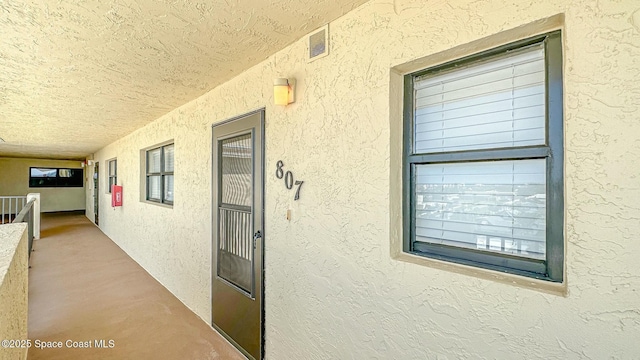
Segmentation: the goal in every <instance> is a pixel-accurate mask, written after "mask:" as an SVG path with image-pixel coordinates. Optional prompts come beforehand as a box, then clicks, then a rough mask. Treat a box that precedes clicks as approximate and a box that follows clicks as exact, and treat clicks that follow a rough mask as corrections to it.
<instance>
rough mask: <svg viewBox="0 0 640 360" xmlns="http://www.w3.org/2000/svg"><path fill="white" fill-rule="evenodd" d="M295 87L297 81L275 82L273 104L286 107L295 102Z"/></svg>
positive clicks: (282, 79) (278, 80) (282, 80)
mask: <svg viewBox="0 0 640 360" xmlns="http://www.w3.org/2000/svg"><path fill="white" fill-rule="evenodd" d="M295 86H296V79H285V78H278V79H275V80H273V103H274V104H276V105H283V106H286V105H289V104H291V103H292V102H294V101H295V96H294V91H295Z"/></svg>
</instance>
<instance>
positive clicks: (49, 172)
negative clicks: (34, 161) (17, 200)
mask: <svg viewBox="0 0 640 360" xmlns="http://www.w3.org/2000/svg"><path fill="white" fill-rule="evenodd" d="M83 186H84V183H83V172H82V169H60V168H37V167H32V168H29V187H32V188H33V187H83Z"/></svg>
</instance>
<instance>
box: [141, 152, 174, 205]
mask: <svg viewBox="0 0 640 360" xmlns="http://www.w3.org/2000/svg"><path fill="white" fill-rule="evenodd" d="M173 167H174V146H173V144H169V145H164V146H160V147H157V148H153V149H150V150H147V151H146V169H147V177H146V185H147V197H146V199H147V200H149V201H155V202H160V203H163V204H173Z"/></svg>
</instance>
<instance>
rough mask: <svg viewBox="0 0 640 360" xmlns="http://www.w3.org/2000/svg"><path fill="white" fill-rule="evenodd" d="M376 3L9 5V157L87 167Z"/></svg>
mask: <svg viewBox="0 0 640 360" xmlns="http://www.w3.org/2000/svg"><path fill="white" fill-rule="evenodd" d="M364 2H365V0H283V1H276V0H270V1H266V0H209V1H195V2H191V1H185V0H162V1H156V0H137V1H135V0H134V1H127V0H113V1H99V0H66V1H61V0H59V1H54V0H43V1H21V0H17V1H16V0H0V138H2V139H4V140H5V142H1V141H0V156H19V157H41V158H61V159H77V158H84V157H85V156H86V155H88V154H90V153H93V152H94V151H96V150H98V149H100V148H101V147H103V146H105V145H107V144H109V143H111V142H113V141H114V140H116V139H118V138H120V137H122V136H124V135H126V134H129V133H131V132H132V131H134V130H135V129H138V128H140V127H142V126H144V125H145V124H147V123H149V122H151V121H153V120H155V119H157V118H158V117H160V116H162V115H163V114H165V113H167V112H169V111H170V110H172V109H174V108H176V107H178V106H180V105H182V104H184V103H186V102H188V101H190V100H192V99H194V98H196V97H198V96H200V95H202V94H204V93H205V92H207V91H208V90H210V89H212V88H214V87H215V86H217V85H219V84H221V83H223V82H225V81H227V80H229V79H231V78H233V77H234V76H236V75H237V74H239V73H240V72H242V71H243V70H245V69H247V68H249V67H251V66H253V65H255V64H257V63H259V62H260V61H262V60H264V59H266V58H267V57H268V56H270V55H272V54H273V53H275V52H277V51H278V50H280V49H282V48H284V47H285V46H287V45H289V44H290V43H292V42H293V41H295V40H297V39H299V38H301V37H302V36H304V35H305V34H307V33H309V32H310V31H312V30H314V29H315V28H318V27H319V26H321V25H323V24H325V23H328V22H330V21H332V20H333V19H335V18H337V17H339V16H341V15H343V14H344V13H346V12H348V11H350V10H351V9H353V8H354V7H356V6H358V5H360V4H362V3H364Z"/></svg>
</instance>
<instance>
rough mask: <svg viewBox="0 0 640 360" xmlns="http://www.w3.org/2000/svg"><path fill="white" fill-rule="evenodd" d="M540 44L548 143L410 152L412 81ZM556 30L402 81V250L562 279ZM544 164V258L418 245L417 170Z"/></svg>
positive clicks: (558, 45)
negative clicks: (471, 164) (507, 162)
mask: <svg viewBox="0 0 640 360" xmlns="http://www.w3.org/2000/svg"><path fill="white" fill-rule="evenodd" d="M535 44H542V46H544V50H545V60H544V61H545V70H546V78H545V90H546V92H545V94H546V96H545V119H546V124H545V125H546V126H545V129H546V133H545V136H546V141H545V143H544V144H541V145H531V146H522V147H512V148H490V149H474V150H465V151H447V152H439V153H426V152H424V151H423V152H415V151H414V125H415V123H414V119H415V106H416V99H415V98H414V96H415V92H414V91H415V88H414V85H415V81H416V78H418V77H421V76H424V75H428V74H434V73H439V72H442V71H452V70H454V71H455V69H456V68H459V67H461V66H463V65H467V64H471V63H477V62H479V61H480V60H486V59H487V58H492V57H498V56H500V55H505V54H507V53H509V52H513V51H515V50H518V49H521V48H525V47H527V46H531V45H535ZM562 64H563V60H562V41H561V33H560V31H555V32H552V33H548V34H544V35H540V36H536V37H533V38H530V39H526V40H523V41H518V42H514V43H512V44H508V45H505V46H501V47H499V48H496V49H492V50H488V51H485V52H482V53H479V54H475V55H471V56H468V57H465V58H462V59H459V60H456V61H454V62H449V63H446V64H443V65H440V66H436V67H433V68H429V69H425V70H421V71H418V72H415V73H412V74H408V75H405V77H404V114H403V117H404V125H403V138H404V150H403V169H402V177H403V184H404V185H403V228H404V231H403V234H404V238H403V251H404V252H405V253H410V254H414V255H418V256H424V257H428V258H434V259H438V260H444V261H449V262H454V263H459V264H464V265H469V266H474V267H479V268H485V269H490V270H496V271H500V272H506V273H510V274H516V275H521V276H526V277H531V278H536V279H541V280H547V281H551V282H563V280H564V253H565V251H564V231H563V229H564V173H563V158H564V154H563V141H564V135H563V76H562V66H563V65H562ZM528 159H544V160H545V163H546V218H545V219H546V228H545V231H546V236H545V247H546V250H545V253H544V259H532V258H527V257H522V256H518V255H512V254H508V253H500V252H490V251H485V250H484V249H473V248H461V247H456V246H450V245H443V244H436V243H428V242H418V241H416V240H415V239H416V201H417V199H416V198H417V193H416V180H415V176H416V168H417V166H419V165H427V164H445V163H446V164H455V163H467V162H475V161H478V162H479V161H485V162H486V161H499V160H528Z"/></svg>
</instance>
